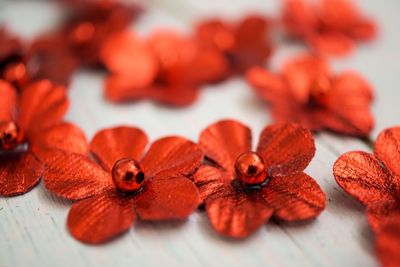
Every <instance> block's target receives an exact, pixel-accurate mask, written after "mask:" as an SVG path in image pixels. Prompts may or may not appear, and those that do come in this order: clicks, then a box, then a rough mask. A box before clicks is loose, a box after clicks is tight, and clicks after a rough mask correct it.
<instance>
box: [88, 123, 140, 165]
mask: <svg viewBox="0 0 400 267" xmlns="http://www.w3.org/2000/svg"><path fill="white" fill-rule="evenodd" d="M147 142H148V138H147V135H146V134H145V133H144V132H143V131H142V130H140V129H139V128H133V127H124V126H122V127H115V128H109V129H104V130H102V131H100V132H98V133H97V134H96V135H95V136H94V137H93V140H92V142H91V143H90V150H91V151H92V153H93V154H94V155H95V156H96V158H97V159H98V160H99V161H100V163H101V164H102V166H103V167H104V168H105V169H106V170H109V171H111V169H112V168H113V166H114V164H115V162H117V161H118V160H120V159H122V158H132V159H135V160H137V161H139V160H140V159H141V157H142V155H143V151H144V149H145V147H146V145H147Z"/></svg>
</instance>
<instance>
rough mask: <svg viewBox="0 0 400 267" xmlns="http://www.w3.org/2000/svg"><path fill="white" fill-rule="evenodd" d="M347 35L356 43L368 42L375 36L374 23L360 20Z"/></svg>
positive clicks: (375, 28)
mask: <svg viewBox="0 0 400 267" xmlns="http://www.w3.org/2000/svg"><path fill="white" fill-rule="evenodd" d="M348 30H349V34H350V35H351V36H352V37H353V38H354V39H355V40H357V41H369V40H372V39H374V38H375V36H376V35H377V31H378V30H377V27H376V25H375V23H374V22H373V21H371V20H369V19H360V20H358V21H357V23H356V24H355V25H354V26H353V27H351V28H350V29H348Z"/></svg>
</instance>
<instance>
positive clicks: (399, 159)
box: [375, 127, 400, 187]
mask: <svg viewBox="0 0 400 267" xmlns="http://www.w3.org/2000/svg"><path fill="white" fill-rule="evenodd" d="M375 155H376V157H377V158H379V159H380V160H381V161H382V162H383V163H384V164H385V166H386V167H387V168H388V169H389V170H390V171H391V172H392V173H393V174H394V175H397V176H399V177H400V127H396V128H390V129H387V130H385V131H383V132H382V133H381V134H380V135H379V136H378V139H377V140H376V142H375ZM397 183H398V186H399V187H400V181H399V179H397Z"/></svg>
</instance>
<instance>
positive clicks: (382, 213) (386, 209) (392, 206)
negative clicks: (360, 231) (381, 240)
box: [367, 201, 400, 233]
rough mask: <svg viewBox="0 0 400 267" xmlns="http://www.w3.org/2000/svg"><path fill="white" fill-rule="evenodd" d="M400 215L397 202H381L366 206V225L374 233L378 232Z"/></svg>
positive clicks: (399, 207)
mask: <svg viewBox="0 0 400 267" xmlns="http://www.w3.org/2000/svg"><path fill="white" fill-rule="evenodd" d="M399 215H400V206H399V203H398V202H393V201H383V202H378V203H375V204H372V205H369V206H368V209H367V217H368V223H369V225H370V226H371V228H372V230H373V231H374V232H376V233H378V232H380V231H381V230H382V228H383V227H384V225H386V224H387V223H390V222H392V221H394V219H395V218H396V217H397V216H399Z"/></svg>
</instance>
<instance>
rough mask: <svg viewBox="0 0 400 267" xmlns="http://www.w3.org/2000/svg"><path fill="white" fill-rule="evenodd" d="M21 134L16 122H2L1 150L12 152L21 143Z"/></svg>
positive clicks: (0, 131)
mask: <svg viewBox="0 0 400 267" xmlns="http://www.w3.org/2000/svg"><path fill="white" fill-rule="evenodd" d="M19 134H20V131H19V127H18V125H17V124H16V123H15V122H13V121H6V122H0V150H11V149H13V148H15V147H16V146H17V145H18V143H19V142H18V136H19Z"/></svg>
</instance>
